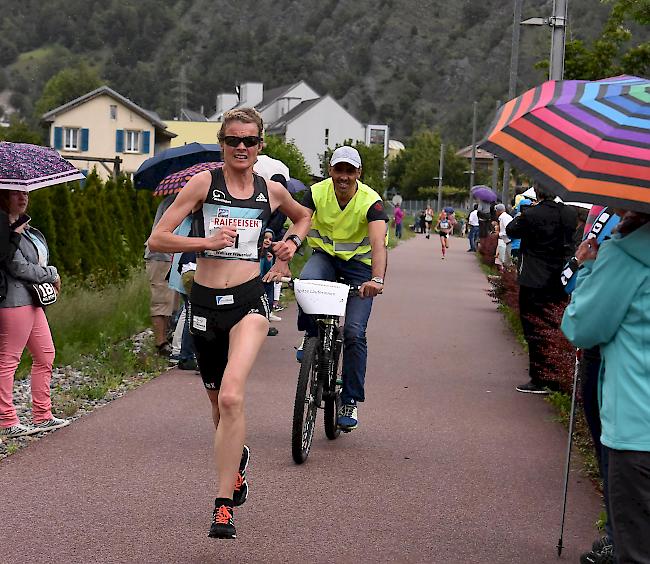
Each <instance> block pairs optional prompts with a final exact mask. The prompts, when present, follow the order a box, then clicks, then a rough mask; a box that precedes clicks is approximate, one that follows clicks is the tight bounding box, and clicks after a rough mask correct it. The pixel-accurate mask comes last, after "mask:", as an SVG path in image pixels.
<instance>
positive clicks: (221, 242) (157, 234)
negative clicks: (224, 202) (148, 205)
mask: <svg viewBox="0 0 650 564" xmlns="http://www.w3.org/2000/svg"><path fill="white" fill-rule="evenodd" d="M211 179H212V177H211V175H210V172H209V171H205V172H200V173H199V174H197V175H195V176H193V177H192V178H191V179H190V181H189V182H188V183H187V184H186V185H185V186H184V187H183V189H182V190H181V191H180V193H179V194H178V196H177V197H176V199H175V200H174V202H173V203H172V205H171V206H169V208H168V209H167V211H166V212H165V213H164V214H163V216H162V217H161V218H160V221H159V222H158V224H157V225H156V227H155V228H154V230H153V231H152V232H151V236H150V237H149V240H148V241H147V244H148V245H149V248H150V249H151V250H152V251H155V252H162V253H176V252H184V251H204V250H215V251H216V250H219V249H223V248H225V247H230V246H232V245H233V244H234V239H235V237H236V235H237V232H236V230H235V229H234V228H231V227H224V228H222V229H219V231H218V233H217V234H216V235H213V236H212V237H182V236H181V235H175V234H174V229H176V228H177V227H178V226H179V225H180V224H181V222H182V221H183V219H185V218H186V217H187V216H188V215H189V214H191V213H192V212H193V211H195V210H198V209H199V207H200V206H201V205H202V204H203V202H204V201H205V197H206V195H207V193H208V189H209V188H210V183H211V181H212V180H211Z"/></svg>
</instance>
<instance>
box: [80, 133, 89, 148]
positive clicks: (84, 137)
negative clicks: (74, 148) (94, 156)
mask: <svg viewBox="0 0 650 564" xmlns="http://www.w3.org/2000/svg"><path fill="white" fill-rule="evenodd" d="M81 150H82V151H87V150H88V129H86V128H83V129H82V130H81Z"/></svg>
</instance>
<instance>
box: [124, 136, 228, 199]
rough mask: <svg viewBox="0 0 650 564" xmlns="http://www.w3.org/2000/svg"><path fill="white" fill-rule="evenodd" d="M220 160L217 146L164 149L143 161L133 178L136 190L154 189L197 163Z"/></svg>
mask: <svg viewBox="0 0 650 564" xmlns="http://www.w3.org/2000/svg"><path fill="white" fill-rule="evenodd" d="M220 160H221V146H220V145H217V144H206V143H189V144H187V145H183V146H182V147H173V148H172V149H166V150H165V151H163V152H162V153H158V154H157V155H155V156H153V157H151V158H150V159H147V160H146V161H144V162H143V163H142V164H141V165H140V168H138V170H137V171H136V173H135V175H134V176H133V181H134V184H135V187H136V188H155V187H156V186H158V184H159V183H160V181H161V180H162V179H163V178H165V177H166V176H169V175H170V174H173V173H174V172H179V171H181V170H183V169H185V168H188V167H190V166H192V165H195V164H197V163H204V162H214V161H220Z"/></svg>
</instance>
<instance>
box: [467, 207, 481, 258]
mask: <svg viewBox="0 0 650 564" xmlns="http://www.w3.org/2000/svg"><path fill="white" fill-rule="evenodd" d="M467 223H468V224H469V234H468V235H467V238H468V239H469V249H467V252H468V253H475V252H476V243H477V241H478V231H479V222H478V204H474V208H473V209H472V211H471V212H470V214H469V217H468V218H467Z"/></svg>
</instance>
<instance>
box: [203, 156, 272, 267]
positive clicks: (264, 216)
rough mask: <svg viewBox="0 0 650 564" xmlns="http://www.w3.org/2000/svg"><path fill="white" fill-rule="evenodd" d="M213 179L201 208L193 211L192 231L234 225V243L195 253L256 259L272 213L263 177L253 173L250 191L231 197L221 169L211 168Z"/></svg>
mask: <svg viewBox="0 0 650 564" xmlns="http://www.w3.org/2000/svg"><path fill="white" fill-rule="evenodd" d="M210 173H211V174H212V182H211V184H210V189H209V190H208V195H207V196H206V198H205V202H204V204H203V206H202V207H201V209H199V210H197V211H196V212H194V213H193V214H192V233H193V234H194V235H195V236H196V237H206V236H207V237H209V236H210V235H214V233H215V232H216V230H217V229H220V228H221V227H227V226H229V227H234V228H235V229H237V238H236V239H235V245H234V246H233V247H226V248H225V249H221V250H219V251H202V252H200V253H197V254H198V256H200V257H202V258H217V259H226V260H250V261H256V262H259V260H260V250H261V248H262V242H263V241H264V229H265V228H266V226H267V224H268V222H269V218H270V217H271V205H270V204H269V191H268V188H267V186H266V182H265V180H264V179H263V178H262V177H261V176H258V175H257V174H253V188H254V189H253V195H252V196H251V197H250V198H248V199H246V200H240V199H237V198H233V197H232V196H231V195H230V192H228V188H227V187H226V180H225V178H224V176H223V170H222V169H220V168H218V169H215V170H212V171H210Z"/></svg>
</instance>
